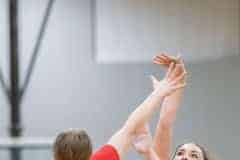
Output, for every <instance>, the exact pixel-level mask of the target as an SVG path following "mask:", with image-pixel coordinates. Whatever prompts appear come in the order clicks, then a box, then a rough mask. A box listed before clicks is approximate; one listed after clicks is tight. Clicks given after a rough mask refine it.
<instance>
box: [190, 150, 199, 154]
mask: <svg viewBox="0 0 240 160" xmlns="http://www.w3.org/2000/svg"><path fill="white" fill-rule="evenodd" d="M191 153H197V154H200V153H199V152H198V151H195V150H193V151H191Z"/></svg>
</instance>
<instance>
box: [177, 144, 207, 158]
mask: <svg viewBox="0 0 240 160" xmlns="http://www.w3.org/2000/svg"><path fill="white" fill-rule="evenodd" d="M184 144H186V143H184ZM184 144H180V145H178V146H177V148H176V150H175V152H174V154H173V156H172V160H173V159H174V158H175V156H176V154H177V151H178V149H179V148H180V147H182V146H183V145H184ZM193 144H194V145H196V146H197V147H198V148H200V150H201V151H202V153H203V159H204V160H210V156H209V154H208V152H207V150H206V149H205V148H204V147H203V146H201V145H199V144H197V143H193Z"/></svg>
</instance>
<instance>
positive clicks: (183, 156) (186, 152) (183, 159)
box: [174, 143, 204, 160]
mask: <svg viewBox="0 0 240 160" xmlns="http://www.w3.org/2000/svg"><path fill="white" fill-rule="evenodd" d="M174 160H204V156H203V152H202V150H201V148H199V147H198V146H197V145H196V144H194V143H186V144H184V145H182V146H181V147H179V148H178V150H177V152H176V155H175V157H174Z"/></svg>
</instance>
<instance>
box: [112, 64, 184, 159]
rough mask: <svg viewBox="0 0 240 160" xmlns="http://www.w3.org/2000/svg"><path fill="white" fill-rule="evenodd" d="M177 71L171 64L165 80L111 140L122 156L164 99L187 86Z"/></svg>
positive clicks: (160, 82)
mask: <svg viewBox="0 0 240 160" xmlns="http://www.w3.org/2000/svg"><path fill="white" fill-rule="evenodd" d="M176 72H177V70H176V67H175V65H173V64H171V65H170V67H169V69H168V71H167V74H166V75H165V77H164V78H163V80H161V81H159V83H158V84H157V85H156V89H155V90H154V91H153V92H152V93H151V94H150V95H149V96H148V97H147V98H146V99H145V101H144V102H143V103H142V104H140V105H139V106H138V107H137V108H136V110H135V111H133V112H132V113H131V115H130V116H129V118H128V120H127V121H126V122H125V124H124V126H123V127H122V128H121V129H120V130H119V131H118V132H117V133H116V134H114V135H113V136H112V138H111V139H110V140H109V142H108V144H110V145H112V146H114V147H115V148H116V149H117V151H118V153H119V155H120V158H122V157H123V156H124V155H125V153H126V152H127V151H128V150H129V147H130V146H131V144H132V142H133V138H134V135H135V132H136V130H137V129H138V128H140V127H141V126H143V125H144V124H146V123H147V122H148V121H149V120H150V118H151V117H152V114H153V113H154V112H155V111H156V110H158V109H159V108H160V105H161V103H162V101H163V99H164V98H165V97H166V96H169V95H171V94H172V93H173V92H175V91H176V90H178V89H180V88H183V87H184V86H185V84H184V83H182V82H181V79H182V78H183V77H184V76H185V75H184V74H181V75H179V76H174V75H175V74H176ZM173 77H174V78H173Z"/></svg>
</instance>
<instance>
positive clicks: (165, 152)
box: [153, 54, 186, 160]
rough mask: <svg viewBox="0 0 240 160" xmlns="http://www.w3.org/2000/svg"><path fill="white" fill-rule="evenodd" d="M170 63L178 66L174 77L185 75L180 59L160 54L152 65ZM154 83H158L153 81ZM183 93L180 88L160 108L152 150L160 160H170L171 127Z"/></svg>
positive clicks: (167, 64)
mask: <svg viewBox="0 0 240 160" xmlns="http://www.w3.org/2000/svg"><path fill="white" fill-rule="evenodd" d="M172 61H174V62H175V64H176V65H177V66H179V67H178V70H177V72H176V74H175V76H178V75H179V74H182V73H186V70H185V67H184V63H183V61H182V60H180V57H178V59H174V57H169V56H166V55H164V54H162V55H160V56H157V57H155V58H154V63H156V64H160V65H164V66H165V67H169V63H171V62H172ZM185 81H186V77H184V78H183V79H182V82H183V83H185ZM155 83H158V82H157V81H156V80H155ZM183 92H184V88H181V89H179V90H177V91H176V92H174V93H173V94H171V95H170V96H168V97H166V98H165V99H164V102H163V105H162V108H161V112H160V118H159V122H158V124H157V127H156V132H155V135H154V139H153V146H154V149H155V151H156V153H157V155H158V156H159V158H160V159H161V160H169V159H170V154H171V144H172V132H173V125H174V122H175V120H176V114H177V111H178V109H179V107H180V103H181V100H182V97H183Z"/></svg>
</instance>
